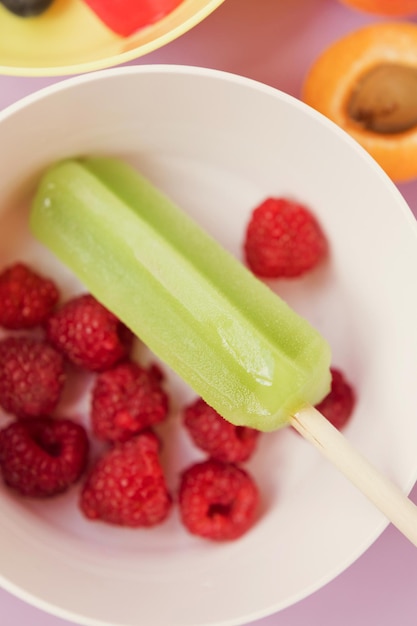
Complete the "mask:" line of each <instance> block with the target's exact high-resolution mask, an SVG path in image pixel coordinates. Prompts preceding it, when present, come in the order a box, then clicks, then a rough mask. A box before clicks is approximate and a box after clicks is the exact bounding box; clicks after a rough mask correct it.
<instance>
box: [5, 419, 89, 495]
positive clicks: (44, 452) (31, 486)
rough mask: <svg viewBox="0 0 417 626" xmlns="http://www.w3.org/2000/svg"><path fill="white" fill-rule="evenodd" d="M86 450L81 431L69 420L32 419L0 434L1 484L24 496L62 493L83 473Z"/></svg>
mask: <svg viewBox="0 0 417 626" xmlns="http://www.w3.org/2000/svg"><path fill="white" fill-rule="evenodd" d="M88 450H89V443H88V439H87V435H86V432H85V430H84V428H83V427H82V426H81V425H80V424H76V423H75V422H73V421H71V420H69V419H52V418H48V417H45V418H36V419H33V420H28V421H25V422H13V423H12V424H10V425H9V426H8V427H7V428H4V429H3V430H2V431H0V468H1V471H2V473H3V479H4V482H5V483H6V485H8V486H9V487H11V488H12V489H15V490H16V491H18V492H19V493H20V494H22V495H24V496H31V497H34V498H46V497H50V496H54V495H57V494H59V493H62V492H64V491H66V490H67V489H68V488H69V487H70V486H71V485H72V484H74V483H75V482H76V481H77V480H78V479H79V478H80V476H81V474H82V473H83V471H84V469H85V466H86V463H87V456H88Z"/></svg>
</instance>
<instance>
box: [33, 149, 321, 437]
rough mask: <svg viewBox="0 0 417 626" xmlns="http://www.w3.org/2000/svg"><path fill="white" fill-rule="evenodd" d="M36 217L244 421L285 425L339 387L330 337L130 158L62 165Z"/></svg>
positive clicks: (70, 262) (85, 275)
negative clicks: (332, 377)
mask: <svg viewBox="0 0 417 626" xmlns="http://www.w3.org/2000/svg"><path fill="white" fill-rule="evenodd" d="M30 224H31V229H32V232H33V233H34V235H35V236H36V237H37V238H38V239H39V240H40V241H41V242H42V243H43V244H45V245H46V246H47V247H48V248H49V249H50V250H52V251H53V252H54V253H55V254H56V256H57V257H58V258H59V259H60V260H61V261H62V262H63V263H65V264H66V265H67V266H68V267H69V268H71V269H72V271H73V272H74V273H75V274H76V275H77V277H78V278H79V279H80V281H81V282H82V283H83V284H84V286H85V287H86V288H87V289H88V290H89V291H90V292H91V293H92V294H93V295H94V296H95V297H96V298H97V299H98V300H99V301H101V302H102V303H103V304H104V305H105V306H106V307H107V308H109V309H110V310H112V311H113V312H114V313H115V314H116V315H117V316H118V317H119V318H120V319H121V320H122V321H123V322H124V323H125V324H126V325H127V326H129V327H130V328H131V329H132V331H133V332H134V333H135V334H136V335H137V336H138V337H139V338H140V339H141V340H142V341H143V342H144V343H146V344H147V345H148V347H149V348H150V349H151V350H152V351H153V352H154V353H155V354H156V355H158V356H159V357H160V358H161V359H162V360H163V361H165V362H166V363H167V364H168V365H169V366H170V367H171V368H172V369H173V370H174V371H176V372H177V373H178V374H179V375H180V376H181V377H182V378H183V379H184V380H185V381H186V382H187V383H188V384H189V385H190V386H191V387H192V388H193V389H194V390H195V392H196V393H198V394H199V395H201V396H202V397H203V398H204V399H205V400H206V401H207V402H208V403H209V404H210V405H212V406H213V407H214V408H215V409H216V410H217V411H218V412H219V413H220V414H221V415H223V417H224V418H226V419H227V420H229V421H231V422H232V423H234V424H237V425H246V426H251V427H254V428H258V429H260V430H265V431H269V430H273V429H276V428H279V427H281V426H285V425H286V424H288V422H289V418H290V415H291V414H292V413H294V412H295V411H297V410H298V409H299V408H300V407H302V406H303V405H304V404H315V403H317V402H318V401H319V400H321V399H322V397H323V396H324V395H325V394H326V393H327V392H328V390H329V387H330V369H329V368H330V350H329V346H328V344H327V343H326V341H325V340H324V339H323V338H322V337H321V335H320V334H319V333H318V332H317V331H316V330H315V329H313V328H312V327H311V326H310V324H309V323H308V322H307V321H306V320H305V319H303V318H302V317H300V316H299V315H297V314H296V313H295V312H294V311H292V310H291V309H290V308H289V307H288V305H286V304H285V303H284V302H283V301H282V300H281V299H280V298H279V297H278V296H276V295H275V294H274V293H273V292H272V291H271V290H270V289H269V287H267V286H265V285H264V284H262V283H261V282H260V281H259V280H258V279H257V278H255V277H254V276H253V275H252V274H251V273H250V272H249V271H248V270H247V269H246V268H245V267H244V266H243V265H242V264H241V263H240V262H239V261H237V260H236V259H235V258H234V257H233V256H232V255H231V254H230V253H228V252H227V251H226V250H224V249H223V248H222V247H221V246H220V245H219V244H218V243H217V242H216V241H215V240H214V239H213V238H211V237H210V236H209V235H208V234H207V233H205V232H204V231H203V230H202V229H201V228H200V227H199V226H198V225H197V224H196V223H195V222H194V221H193V220H192V219H190V217H188V216H187V215H186V214H185V213H184V212H183V211H182V210H181V209H180V208H178V207H177V206H175V205H174V204H173V203H172V202H171V201H170V199H169V198H167V197H166V196H165V195H164V194H162V193H161V192H160V191H159V190H157V189H155V187H154V186H153V185H152V184H151V183H150V182H149V181H147V180H146V179H145V178H143V177H142V176H141V175H140V174H139V173H138V172H137V171H136V170H134V169H133V168H132V167H131V166H129V165H127V164H126V163H124V162H123V161H121V160H118V159H115V158H86V159H77V160H75V159H74V160H67V161H63V162H60V163H58V164H56V165H53V166H52V167H51V168H50V169H49V170H48V171H47V172H46V173H45V175H44V176H43V178H42V180H41V182H40V185H39V188H38V190H37V193H36V196H35V199H34V202H33V207H32V212H31V217H30Z"/></svg>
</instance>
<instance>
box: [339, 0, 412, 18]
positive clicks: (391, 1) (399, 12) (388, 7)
mask: <svg viewBox="0 0 417 626" xmlns="http://www.w3.org/2000/svg"><path fill="white" fill-rule="evenodd" d="M340 2H341V3H342V4H345V5H347V6H348V7H350V8H352V9H358V10H359V11H364V12H365V13H373V14H375V15H387V16H396V17H407V16H409V15H415V14H417V0H340Z"/></svg>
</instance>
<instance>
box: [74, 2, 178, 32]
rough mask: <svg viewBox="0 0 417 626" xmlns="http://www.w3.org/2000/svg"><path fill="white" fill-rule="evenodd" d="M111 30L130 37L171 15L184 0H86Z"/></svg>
mask: <svg viewBox="0 0 417 626" xmlns="http://www.w3.org/2000/svg"><path fill="white" fill-rule="evenodd" d="M84 1H85V3H86V4H87V5H88V6H89V7H90V9H92V11H94V13H95V14H96V15H97V17H98V18H99V19H100V20H101V21H102V22H103V23H104V24H106V26H107V27H108V28H110V30H112V31H113V32H115V33H117V34H118V35H122V36H123V37H128V36H129V35H131V34H132V33H134V32H135V31H137V30H139V29H140V28H143V27H144V26H148V25H150V24H154V23H155V22H157V21H158V20H160V19H162V18H163V17H165V15H168V13H171V11H173V10H174V9H175V8H176V7H177V6H178V5H179V4H181V2H182V0H84Z"/></svg>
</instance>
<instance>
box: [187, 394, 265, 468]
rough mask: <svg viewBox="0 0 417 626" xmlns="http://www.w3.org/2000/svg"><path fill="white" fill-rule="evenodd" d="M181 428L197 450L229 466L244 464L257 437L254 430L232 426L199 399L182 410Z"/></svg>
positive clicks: (257, 432)
mask: <svg viewBox="0 0 417 626" xmlns="http://www.w3.org/2000/svg"><path fill="white" fill-rule="evenodd" d="M184 425H185V427H186V428H187V430H188V432H189V433H190V435H191V438H192V440H193V441H194V443H195V445H196V446H197V447H199V448H201V450H204V451H205V452H207V453H208V454H209V455H210V456H211V457H212V458H214V459H218V460H219V461H225V462H229V463H240V462H243V461H247V460H248V459H249V458H250V456H251V455H252V453H253V452H254V450H255V447H256V444H257V440H258V437H259V434H260V432H259V431H258V430H255V429H254V428H248V427H246V426H234V425H233V424H231V423H230V422H228V421H226V420H225V419H224V418H223V417H222V416H221V415H219V413H217V411H215V410H214V409H213V408H212V407H210V406H209V405H208V404H207V403H206V402H205V401H204V400H203V399H202V398H198V399H197V400H196V401H195V402H193V403H192V404H190V405H189V406H187V407H186V408H185V411H184Z"/></svg>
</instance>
